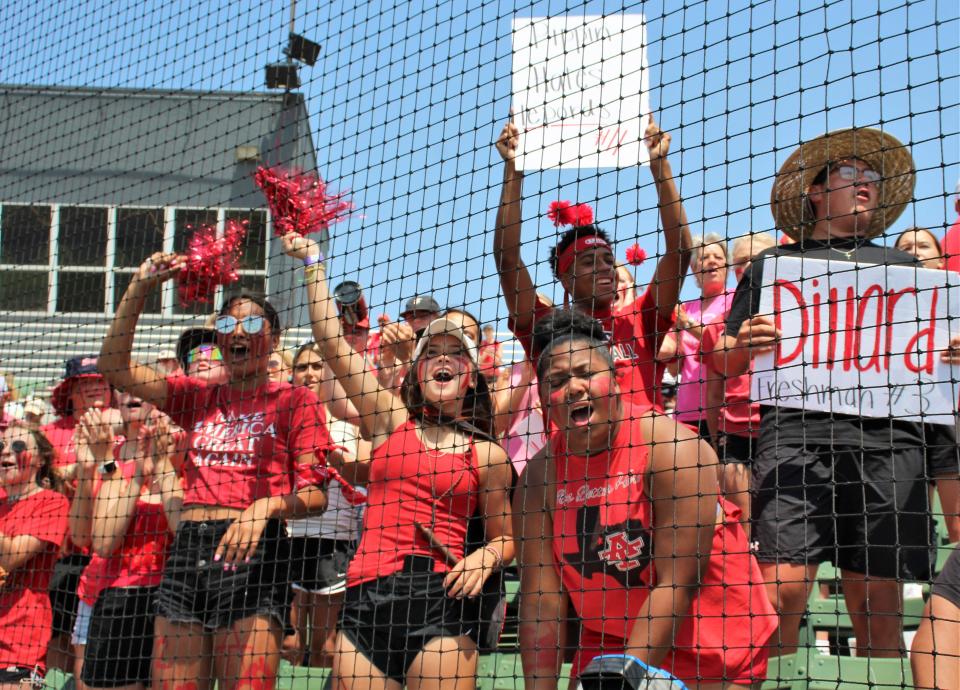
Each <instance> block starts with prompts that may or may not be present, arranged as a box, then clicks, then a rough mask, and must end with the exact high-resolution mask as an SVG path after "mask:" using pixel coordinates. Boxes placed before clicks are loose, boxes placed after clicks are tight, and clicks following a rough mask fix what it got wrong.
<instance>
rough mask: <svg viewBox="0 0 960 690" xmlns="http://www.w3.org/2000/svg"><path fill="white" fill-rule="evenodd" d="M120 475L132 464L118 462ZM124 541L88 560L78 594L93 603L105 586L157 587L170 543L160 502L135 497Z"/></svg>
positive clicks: (129, 473)
mask: <svg viewBox="0 0 960 690" xmlns="http://www.w3.org/2000/svg"><path fill="white" fill-rule="evenodd" d="M121 469H122V471H123V476H124V477H125V478H126V479H127V480H129V479H130V477H131V476H132V475H133V471H134V466H133V463H132V462H130V463H124V464H123V465H121ZM134 510H135V512H134V515H133V519H132V520H131V521H130V525H129V526H128V527H127V533H126V535H125V536H124V538H123V542H122V543H121V544H120V546H119V547H118V548H117V550H116V551H115V552H114V553H112V554H111V555H110V556H106V557H104V556H98V555H96V554H94V555H93V557H92V558H91V559H90V563H89V564H87V567H86V568H84V570H83V575H81V577H80V585H79V587H77V596H79V597H80V599H81V600H82V601H83V602H84V603H86V604H89V605H90V606H93V605H94V604H95V603H96V601H97V597H99V596H100V592H102V591H103V590H105V589H107V588H108V587H156V586H157V585H159V584H160V580H161V577H162V575H163V566H164V563H166V560H167V548H168V547H169V544H170V537H171V535H170V528H169V526H168V524H167V516H166V515H165V514H164V512H163V505H161V504H160V503H150V502H149V501H144V500H142V499H141V500H138V501H137V503H136V508H135V509H134Z"/></svg>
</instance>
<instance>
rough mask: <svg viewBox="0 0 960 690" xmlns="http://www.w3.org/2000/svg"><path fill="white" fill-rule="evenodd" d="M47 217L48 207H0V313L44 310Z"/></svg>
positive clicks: (46, 287)
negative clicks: (0, 311)
mask: <svg viewBox="0 0 960 690" xmlns="http://www.w3.org/2000/svg"><path fill="white" fill-rule="evenodd" d="M50 218H51V208H50V207H49V206H3V207H2V208H0V310H3V311H47V308H48V302H49V299H50V297H49V280H48V277H49V276H48V272H47V265H48V263H49V261H50ZM38 267H39V268H40V269H41V270H36V268H38ZM30 269H34V270H30Z"/></svg>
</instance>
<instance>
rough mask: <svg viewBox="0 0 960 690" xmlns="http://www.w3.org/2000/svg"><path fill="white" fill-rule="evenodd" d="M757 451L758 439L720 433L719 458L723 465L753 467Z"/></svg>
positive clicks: (718, 440) (718, 441) (718, 439)
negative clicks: (754, 455) (754, 454)
mask: <svg viewBox="0 0 960 690" xmlns="http://www.w3.org/2000/svg"><path fill="white" fill-rule="evenodd" d="M755 450H756V439H755V438H753V437H752V436H740V435H738V434H725V433H723V432H720V436H719V438H717V456H718V457H719V459H720V464H722V465H751V464H753V453H754V451H755Z"/></svg>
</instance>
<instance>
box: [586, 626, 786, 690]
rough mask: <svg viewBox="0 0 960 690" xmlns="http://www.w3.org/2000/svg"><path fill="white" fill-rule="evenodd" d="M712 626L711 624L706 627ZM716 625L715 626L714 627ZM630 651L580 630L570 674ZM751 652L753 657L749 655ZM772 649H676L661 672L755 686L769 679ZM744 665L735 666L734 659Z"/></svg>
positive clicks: (617, 642)
mask: <svg viewBox="0 0 960 690" xmlns="http://www.w3.org/2000/svg"><path fill="white" fill-rule="evenodd" d="M702 624H703V625H708V624H710V623H709V622H704V623H702ZM714 624H715V623H714ZM626 648H627V643H626V640H624V639H622V638H619V637H613V636H612V635H604V634H603V633H599V632H597V631H595V630H591V629H590V628H587V627H585V626H582V625H581V626H580V639H579V640H578V643H577V651H576V654H575V655H574V657H573V664H572V668H571V670H570V674H571V675H572V676H573V677H574V678H577V677H579V676H580V673H581V672H583V670H584V669H585V668H586V667H587V664H589V663H590V662H591V661H593V659H594V658H596V657H598V656H600V655H601V654H623V653H624V650H626ZM747 652H749V653H747ZM768 656H769V648H768V647H767V646H766V645H758V646H756V647H751V648H750V650H731V651H730V654H729V660H728V654H727V650H726V649H719V648H709V649H702V648H693V649H690V648H689V647H688V648H683V649H680V648H676V647H674V649H673V650H672V651H670V652H668V653H667V656H666V657H664V660H663V661H662V662H661V663H660V665H659V668H662V669H663V670H665V671H668V672H669V673H671V674H672V675H674V676H676V677H677V678H679V679H680V680H682V681H685V682H686V683H721V682H722V683H724V684H726V683H731V684H735V685H746V686H751V685H753V684H755V683H758V682H760V681H763V680H766V678H767V658H768ZM737 657H739V658H740V662H739V663H737V664H736V665H733V664H732V663H731V661H732V660H733V659H734V658H737Z"/></svg>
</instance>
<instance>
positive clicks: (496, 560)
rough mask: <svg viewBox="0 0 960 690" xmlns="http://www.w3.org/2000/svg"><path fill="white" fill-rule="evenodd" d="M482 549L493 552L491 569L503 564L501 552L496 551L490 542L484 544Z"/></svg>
mask: <svg viewBox="0 0 960 690" xmlns="http://www.w3.org/2000/svg"><path fill="white" fill-rule="evenodd" d="M483 550H484V551H488V552H490V553H492V554H493V558H494V561H493V569H494V570H496V569H497V568H499V567H500V566H502V565H503V554H502V553H500V552H499V551H497V550H496V549H495V548H493V547H492V546H490V544H485V545H484V547H483Z"/></svg>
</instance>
